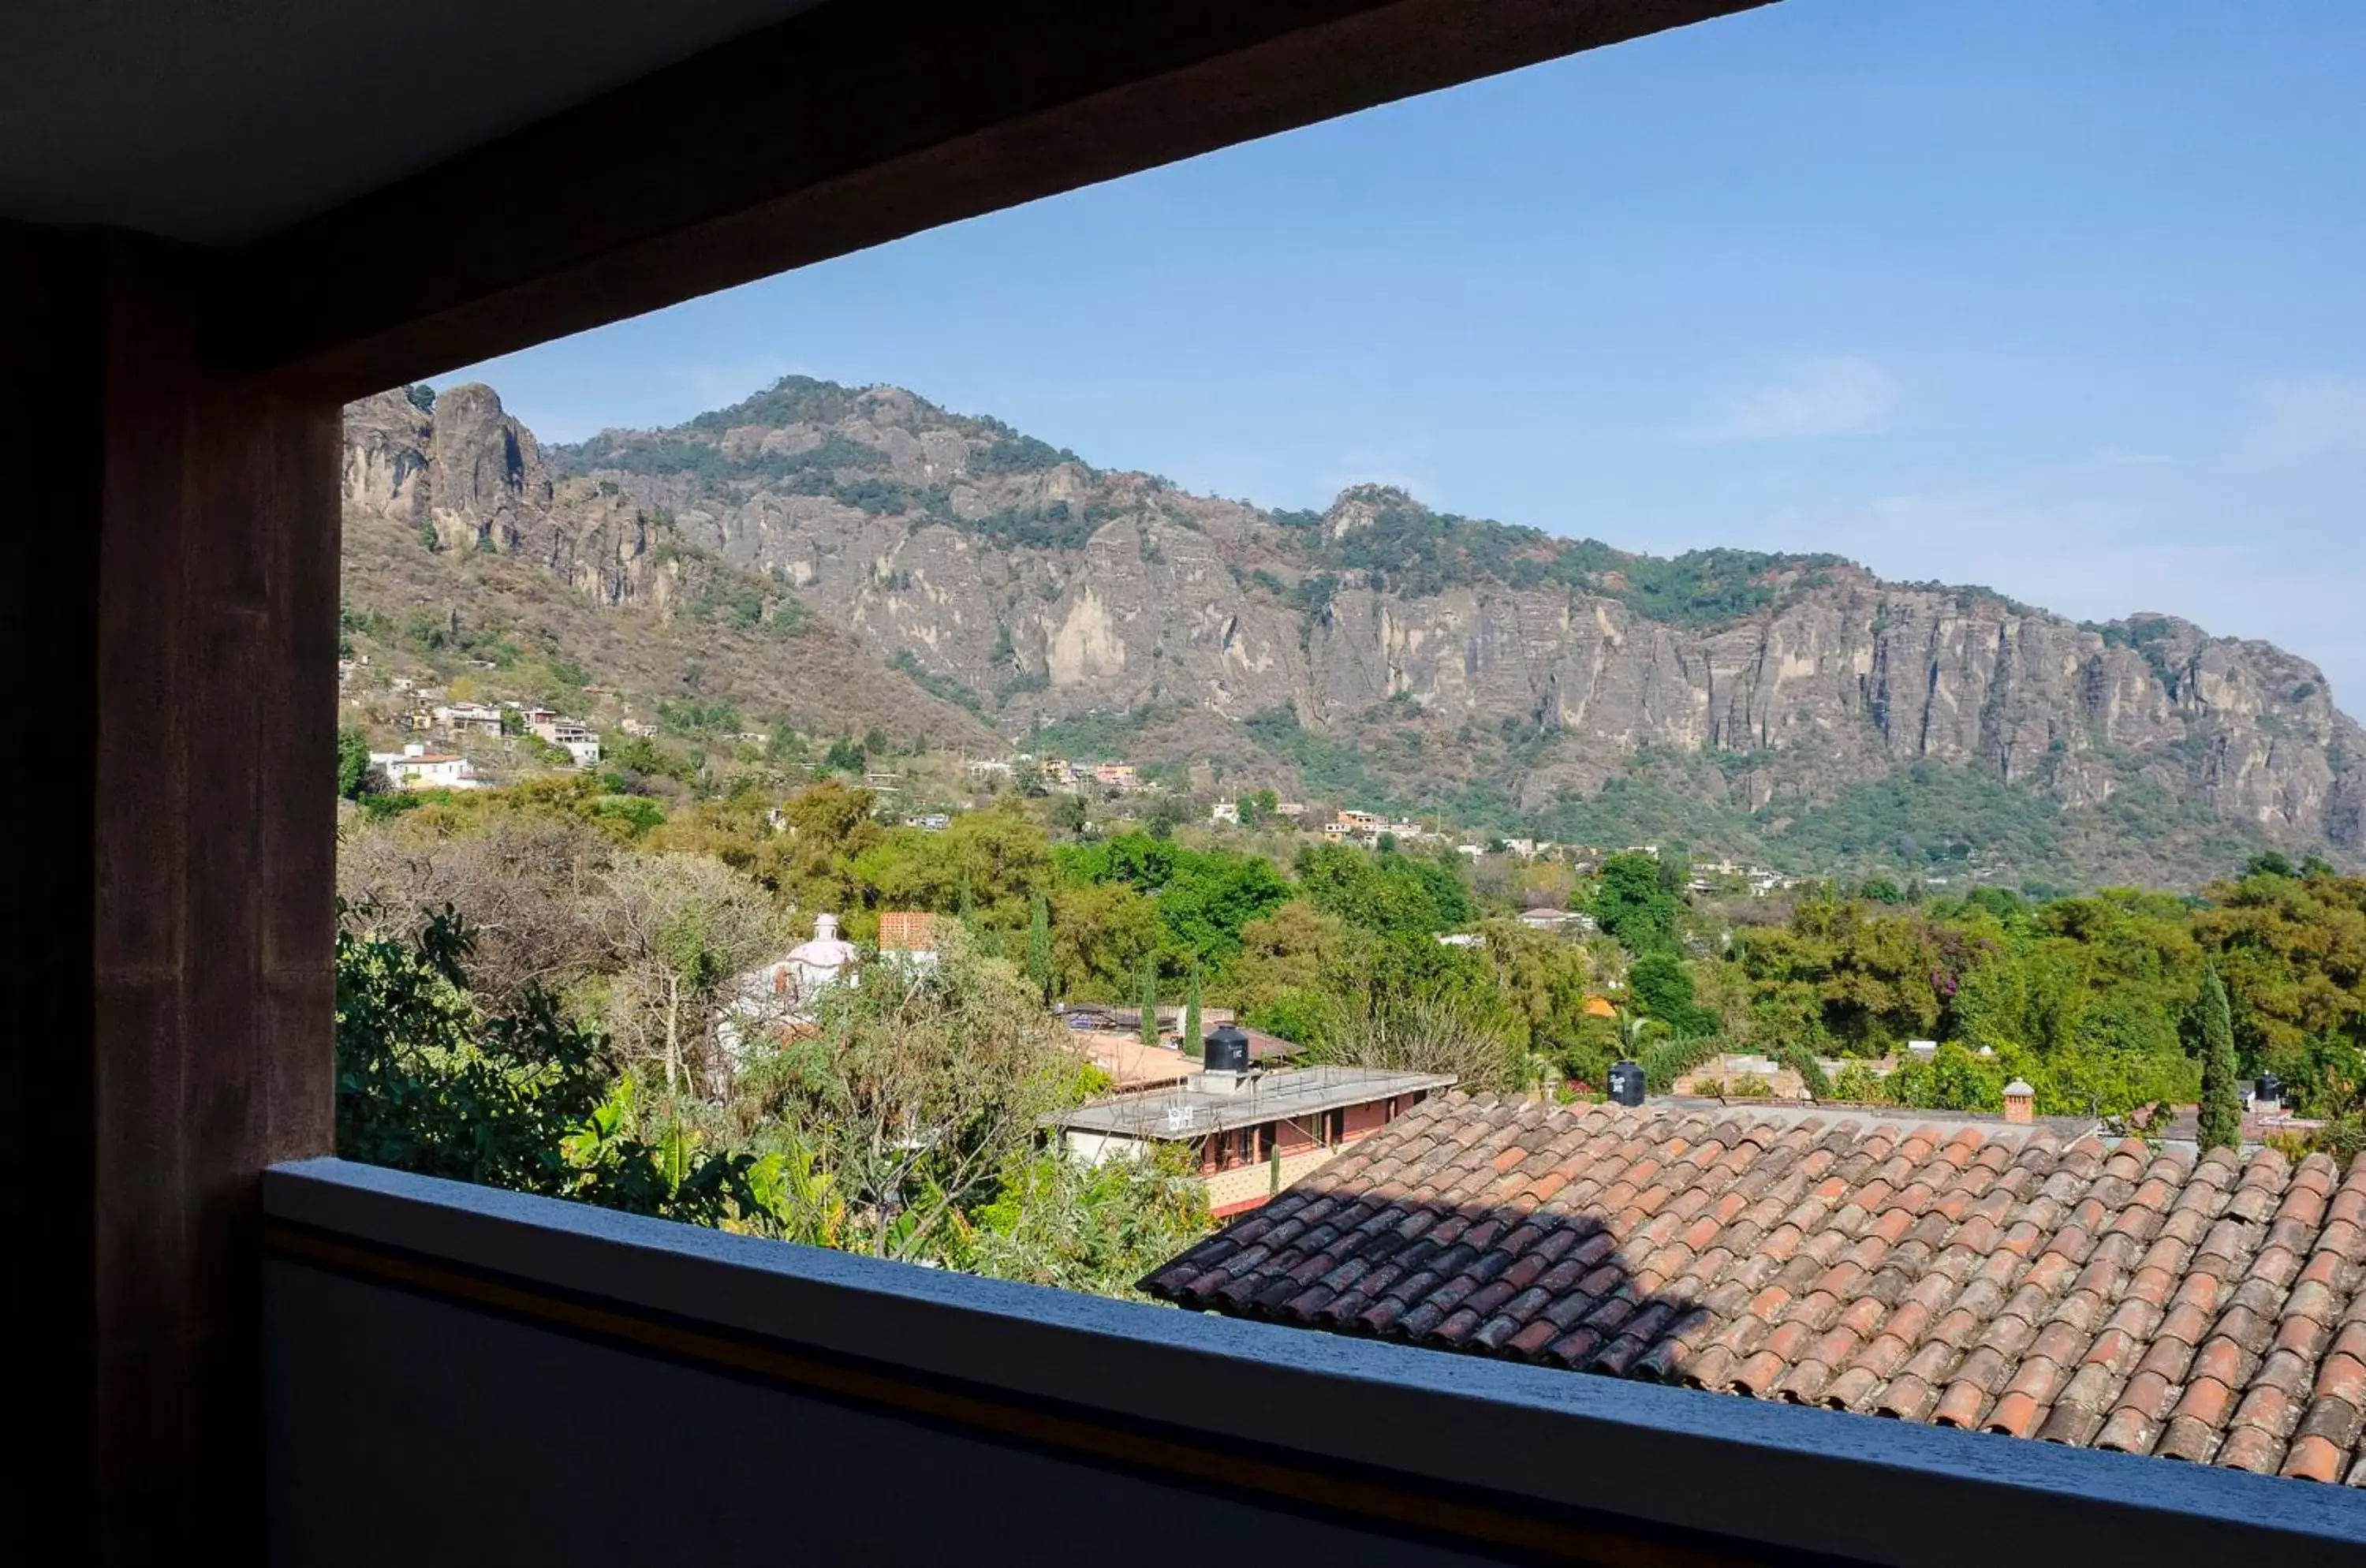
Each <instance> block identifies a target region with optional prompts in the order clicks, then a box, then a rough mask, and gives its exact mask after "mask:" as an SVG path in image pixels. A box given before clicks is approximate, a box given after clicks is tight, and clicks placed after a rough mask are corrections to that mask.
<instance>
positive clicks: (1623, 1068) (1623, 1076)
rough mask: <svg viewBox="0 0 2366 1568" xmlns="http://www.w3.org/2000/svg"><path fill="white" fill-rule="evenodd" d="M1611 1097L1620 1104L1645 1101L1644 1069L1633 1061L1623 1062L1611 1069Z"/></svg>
mask: <svg viewBox="0 0 2366 1568" xmlns="http://www.w3.org/2000/svg"><path fill="white" fill-rule="evenodd" d="M1610 1099H1611V1100H1612V1102H1613V1103H1615V1104H1618V1105H1640V1104H1642V1103H1643V1069H1642V1068H1641V1067H1639V1066H1637V1065H1636V1064H1634V1063H1633V1062H1621V1063H1619V1064H1618V1065H1617V1066H1615V1067H1613V1068H1611V1069H1610Z"/></svg>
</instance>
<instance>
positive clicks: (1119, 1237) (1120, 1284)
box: [952, 1144, 1209, 1301]
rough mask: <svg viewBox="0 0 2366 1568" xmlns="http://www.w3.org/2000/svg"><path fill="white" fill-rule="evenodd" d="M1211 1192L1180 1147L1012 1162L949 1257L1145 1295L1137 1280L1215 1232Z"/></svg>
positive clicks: (1045, 1155) (1065, 1286)
mask: <svg viewBox="0 0 2366 1568" xmlns="http://www.w3.org/2000/svg"><path fill="white" fill-rule="evenodd" d="M1208 1227H1209V1220H1208V1190H1207V1187H1206V1185H1205V1184H1204V1183H1202V1182H1201V1181H1200V1176H1199V1172H1198V1171H1197V1170H1196V1169H1194V1168H1191V1166H1190V1163H1189V1156H1188V1151H1187V1150H1186V1149H1185V1148H1184V1146H1183V1145H1170V1144H1162V1145H1156V1146H1155V1147H1154V1148H1153V1149H1152V1150H1151V1151H1150V1152H1149V1153H1148V1154H1146V1155H1144V1156H1143V1157H1141V1158H1138V1159H1106V1160H1101V1161H1098V1162H1097V1163H1094V1164H1089V1165H1088V1164H1087V1163H1085V1162H1084V1161H1082V1160H1078V1159H1072V1158H1068V1157H1066V1156H1063V1155H1060V1154H1058V1153H1055V1152H1042V1153H1037V1154H1033V1155H1031V1156H1028V1157H1027V1158H1025V1159H1023V1160H1019V1161H1014V1162H1013V1164H1012V1165H1011V1167H1010V1168H1008V1169H1007V1170H1006V1171H1005V1172H1004V1173H1003V1177H1002V1180H1001V1189H1000V1190H999V1191H998V1192H997V1194H996V1196H995V1198H994V1201H992V1202H990V1203H987V1204H986V1205H985V1206H984V1207H982V1208H981V1209H979V1210H978V1211H977V1213H976V1215H975V1223H974V1224H973V1225H972V1226H970V1227H968V1228H967V1229H966V1230H965V1231H964V1233H963V1236H962V1244H963V1245H962V1247H961V1248H960V1250H959V1251H958V1252H957V1253H956V1254H955V1255H954V1256H953V1257H952V1262H953V1263H954V1264H955V1265H956V1266H958V1267H960V1268H964V1269H973V1270H975V1271H976V1272H977V1273H980V1274H990V1275H992V1276H994V1277H995V1278H997V1279H1002V1280H1023V1281H1025V1282H1026V1283H1028V1284H1031V1285H1053V1286H1056V1287H1058V1288H1059V1289H1061V1290H1067V1291H1089V1292H1092V1293H1093V1294H1095V1295H1101V1296H1119V1297H1127V1298H1131V1299H1132V1300H1136V1301H1140V1300H1143V1299H1144V1297H1143V1296H1142V1295H1141V1293H1140V1292H1138V1291H1137V1290H1136V1289H1135V1281H1136V1280H1140V1279H1141V1278H1142V1277H1143V1276H1144V1275H1145V1274H1148V1273H1149V1272H1151V1270H1153V1269H1156V1268H1158V1267H1159V1266H1160V1265H1161V1264H1163V1263H1165V1262H1166V1260H1167V1259H1169V1258H1173V1257H1174V1256H1175V1255H1176V1254H1177V1253H1178V1252H1180V1251H1182V1250H1183V1249H1184V1248H1185V1247H1189V1246H1190V1245H1191V1244H1192V1243H1194V1242H1196V1241H1198V1240H1199V1239H1200V1237H1201V1236H1203V1235H1207V1234H1208Z"/></svg>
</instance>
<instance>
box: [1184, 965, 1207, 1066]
mask: <svg viewBox="0 0 2366 1568" xmlns="http://www.w3.org/2000/svg"><path fill="white" fill-rule="evenodd" d="M1182 1045H1183V1054H1184V1055H1187V1056H1197V1055H1202V1054H1203V1052H1204V1051H1205V1049H1206V1047H1205V1045H1204V1043H1202V1042H1201V1040H1200V966H1199V965H1198V964H1193V965H1192V966H1191V985H1190V988H1189V989H1188V990H1186V991H1185V992H1184V993H1183V1040H1182Z"/></svg>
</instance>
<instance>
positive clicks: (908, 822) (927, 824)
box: [904, 811, 953, 833]
mask: <svg viewBox="0 0 2366 1568" xmlns="http://www.w3.org/2000/svg"><path fill="white" fill-rule="evenodd" d="M952 821H953V819H952V817H950V816H948V815H947V814H946V813H944V812H942V811H921V812H916V813H914V814H913V815H912V816H909V817H907V818H904V826H905V827H907V828H918V829H919V830H920V831H921V832H923V833H941V832H943V831H944V830H945V829H947V828H950V827H952Z"/></svg>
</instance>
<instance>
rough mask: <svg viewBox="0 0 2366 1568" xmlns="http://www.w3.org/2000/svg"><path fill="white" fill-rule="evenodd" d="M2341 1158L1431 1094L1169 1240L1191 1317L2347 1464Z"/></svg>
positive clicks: (2329, 1468) (2230, 1460) (2194, 1457)
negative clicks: (1274, 1191)
mask: <svg viewBox="0 0 2366 1568" xmlns="http://www.w3.org/2000/svg"><path fill="white" fill-rule="evenodd" d="M2362 1277H2366V1156H2361V1157H2360V1159H2359V1160H2357V1161H2355V1162H2353V1163H2352V1165H2351V1167H2350V1169H2349V1176H2348V1178H2347V1179H2346V1180H2345V1179H2344V1178H2343V1176H2342V1173H2341V1171H2340V1169H2339V1168H2338V1166H2337V1165H2336V1163H2335V1162H2334V1161H2333V1160H2332V1159H2331V1158H2330V1157H2328V1156H2324V1155H2311V1156H2308V1157H2307V1158H2306V1159H2304V1160H2302V1161H2300V1162H2299V1163H2298V1164H2297V1165H2293V1164H2290V1163H2288V1162H2287V1161H2286V1160H2285V1159H2284V1158H2283V1156H2281V1155H2279V1154H2276V1153H2275V1152H2273V1151H2272V1150H2268V1151H2262V1152H2260V1153H2258V1154H2255V1155H2252V1156H2249V1157H2248V1159H2247V1160H2237V1159H2236V1157H2235V1156H2233V1155H2231V1154H2229V1153H2228V1152H2226V1151H2225V1150H2217V1151H2214V1152H2212V1153H2211V1154H2208V1155H2205V1156H2202V1157H2200V1158H2199V1159H2196V1158H2194V1157H2193V1156H2191V1155H2190V1154H2178V1153H2156V1152H2154V1151H2153V1150H2152V1149H2151V1148H2149V1147H2147V1145H2145V1144H2144V1143H2143V1142H2142V1141H2141V1140H2137V1139H2133V1138H2132V1139H2127V1140H2125V1141H2122V1142H2112V1141H2107V1140H2105V1139H2102V1138H2101V1137H2096V1136H2085V1137H2079V1138H2075V1139H2072V1138H2066V1137H2065V1136H2064V1135H2063V1134H2061V1133H2060V1132H2059V1131H2057V1130H2056V1129H2053V1128H2048V1127H2044V1126H2039V1127H2017V1126H2011V1125H2007V1124H2004V1123H1959V1124H1954V1125H1945V1124H1937V1123H1935V1122H1934V1123H1932V1124H1923V1125H1918V1124H1915V1123H1914V1122H1912V1121H1911V1120H1910V1119H1908V1118H1899V1117H1894V1116H1893V1117H1866V1116H1863V1115H1847V1114H1843V1115H1840V1116H1834V1117H1831V1118H1820V1117H1815V1116H1804V1117H1792V1118H1787V1119H1783V1118H1775V1117H1772V1116H1769V1115H1767V1114H1765V1113H1763V1112H1759V1111H1751V1110H1733V1109H1728V1110H1722V1111H1718V1110H1705V1109H1700V1108H1692V1107H1673V1108H1671V1107H1660V1106H1646V1107H1643V1108H1640V1109H1638V1110H1626V1109H1622V1108H1620V1107H1617V1106H1585V1107H1559V1108H1552V1109H1548V1108H1546V1107H1543V1106H1538V1105H1531V1104H1527V1103H1523V1102H1519V1101H1512V1100H1495V1099H1493V1098H1492V1097H1482V1098H1478V1099H1472V1098H1469V1097H1466V1096H1464V1095H1461V1094H1452V1095H1446V1096H1440V1097H1437V1098H1436V1099H1433V1100H1430V1101H1428V1102H1427V1103H1425V1104H1424V1105H1422V1106H1420V1107H1419V1108H1417V1109H1416V1110H1414V1111H1411V1112H1409V1113H1408V1114H1406V1115H1405V1116H1403V1118H1401V1119H1400V1120H1399V1121H1397V1122H1395V1123H1394V1124H1393V1125H1391V1126H1390V1127H1389V1128H1387V1129H1385V1130H1384V1131H1381V1132H1379V1133H1375V1134H1372V1135H1371V1136H1370V1137H1369V1138H1367V1139H1365V1140H1364V1141H1363V1142H1362V1143H1360V1144H1358V1145H1356V1146H1354V1147H1353V1148H1351V1149H1350V1150H1348V1151H1347V1152H1346V1153H1345V1154H1343V1155H1342V1156H1340V1157H1339V1158H1337V1159H1335V1160H1334V1161H1332V1162H1331V1163H1330V1164H1329V1165H1328V1166H1326V1167H1324V1168H1323V1169H1322V1170H1320V1171H1318V1172H1316V1173H1315V1174H1313V1176H1311V1177H1310V1178H1308V1179H1306V1180H1304V1181H1302V1182H1301V1183H1300V1184H1299V1185H1298V1186H1296V1187H1294V1188H1292V1189H1291V1190H1289V1191H1287V1192H1285V1193H1283V1194H1282V1195H1281V1197H1280V1198H1279V1199H1278V1200H1276V1201H1274V1202H1273V1203H1271V1204H1269V1205H1268V1206H1267V1207H1266V1208H1264V1209H1261V1210H1259V1211H1257V1212H1256V1213H1255V1214H1254V1215H1252V1216H1250V1217H1248V1218H1245V1219H1244V1220H1242V1221H1240V1222H1238V1223H1236V1224H1233V1225H1231V1226H1229V1227H1227V1228H1226V1229H1224V1230H1222V1231H1221V1232H1219V1233H1218V1234H1217V1235H1214V1236H1211V1237H1210V1238H1209V1239H1208V1240H1206V1241H1204V1242H1201V1243H1200V1245H1199V1246H1197V1247H1193V1248H1191V1249H1190V1250H1189V1252H1186V1253H1184V1254H1183V1255H1182V1256H1181V1257H1179V1258H1176V1259H1175V1260H1174V1261H1173V1262H1171V1263H1169V1264H1168V1265H1166V1267H1165V1268H1163V1269H1159V1270H1158V1271H1157V1272H1156V1273H1155V1274H1153V1275H1152V1276H1151V1277H1150V1278H1149V1279H1147V1280H1144V1289H1146V1290H1148V1291H1149V1292H1151V1293H1152V1294H1154V1295H1156V1296H1159V1297H1162V1298H1164V1299H1166V1300H1167V1301H1171V1302H1175V1303H1178V1304H1181V1305H1184V1306H1190V1307H1199V1308H1202V1309H1206V1310H1212V1311H1217V1312H1224V1313H1231V1314H1236V1315H1240V1316H1247V1317H1259V1318H1266V1319H1269V1320H1273V1321H1277V1322H1281V1323H1289V1324H1295V1325H1301V1326H1305V1327H1312V1328H1324V1329H1330V1330H1334V1331H1336V1332H1342V1333H1357V1334H1373V1335H1381V1336H1385V1337H1390V1338H1394V1339H1401V1340H1405V1341H1409V1342H1411V1343H1414V1344H1418V1345H1425V1346H1435V1347H1439V1348H1451V1349H1459V1350H1465V1351H1470V1352H1474V1353H1479V1354H1485V1355H1493V1356H1502V1357H1509V1358H1514V1359H1525V1360H1529V1361H1535V1362H1538V1363H1540V1364H1543V1365H1546V1366H1552V1367H1561V1368H1568V1369H1572V1370H1575V1371H1591V1372H1605V1373H1610V1374H1613V1375H1617V1376H1625V1377H1640V1378H1650V1379H1654V1380H1658V1381H1662V1382H1676V1383H1683V1384H1686V1385H1689V1386H1691V1387H1695V1388H1701V1389H1707V1390H1712V1391H1715V1392H1718V1393H1736V1394H1746V1395H1750V1396H1752V1397H1754V1398H1759V1399H1780V1400H1786V1401H1790V1402H1793V1403H1796V1404H1814V1405H1820V1406H1824V1407H1826V1408H1830V1409H1834V1410H1846V1411H1855V1412H1859V1413H1863V1414H1870V1415H1878V1416H1896V1417H1899V1418H1902V1419H1905V1420H1910V1421H1925V1422H1932V1423H1935V1424H1938V1425H1943V1426H1954V1427H1968V1428H1971V1429H1974V1430H1978V1431H1987V1432H1996V1433H2003V1434H2007V1435H2010V1436H2012V1437H2017V1438H2039V1439H2041V1440H2044V1441H2048V1442H2057V1443H2067V1444H2072V1445H2077V1446H2084V1447H2092V1448H2101V1449H2115V1450H2124V1451H2127V1452H2131V1453H2138V1454H2158V1455H2162V1456H2165V1457H2168V1458H2171V1459H2181V1460H2189V1461H2198V1462H2203V1463H2211V1464H2221V1465H2229V1466H2233V1467H2235V1468H2236V1469H2240V1470H2248V1471H2255V1472H2260V1473H2264V1474H2273V1475H2287V1476H2297V1477H2303V1478H2305V1479H2308V1480H2314V1481H2330V1482H2347V1483H2349V1484H2351V1485H2366V1444H2361V1435H2360V1434H2361V1425H2366V1291H2361V1290H2360V1285H2361V1283H2366V1278H2362Z"/></svg>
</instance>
